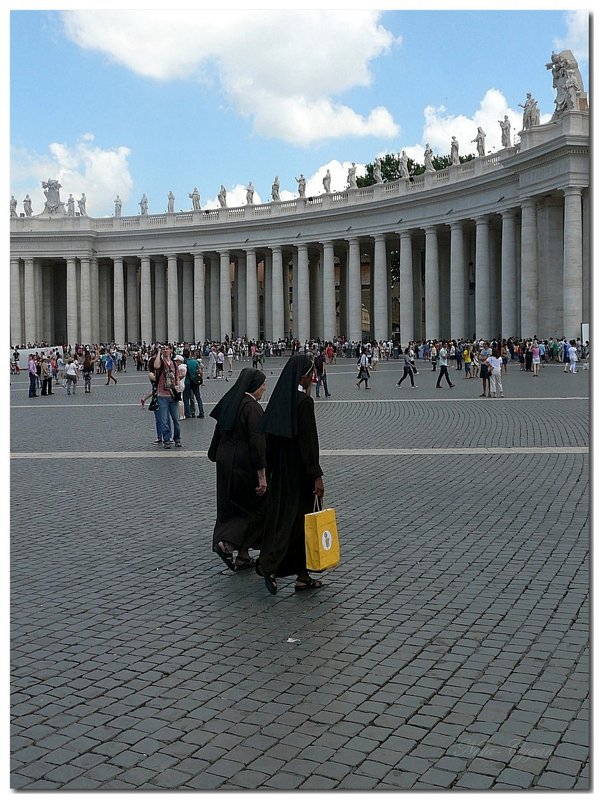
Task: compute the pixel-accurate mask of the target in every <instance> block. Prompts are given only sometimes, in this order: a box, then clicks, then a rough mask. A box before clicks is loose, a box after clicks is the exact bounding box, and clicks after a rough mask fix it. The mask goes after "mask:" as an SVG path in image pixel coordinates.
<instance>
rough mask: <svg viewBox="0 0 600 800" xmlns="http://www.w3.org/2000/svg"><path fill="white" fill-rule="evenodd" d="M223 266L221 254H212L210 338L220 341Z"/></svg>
mask: <svg viewBox="0 0 600 800" xmlns="http://www.w3.org/2000/svg"><path fill="white" fill-rule="evenodd" d="M220 290H221V267H220V260H219V256H217V255H211V256H210V339H211V341H215V342H218V341H219V338H220V336H221V300H220V297H221V295H220Z"/></svg>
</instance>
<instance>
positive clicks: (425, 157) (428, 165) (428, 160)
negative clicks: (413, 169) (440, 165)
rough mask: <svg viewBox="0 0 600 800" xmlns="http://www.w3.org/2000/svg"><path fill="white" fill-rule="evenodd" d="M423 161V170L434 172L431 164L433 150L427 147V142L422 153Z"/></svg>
mask: <svg viewBox="0 0 600 800" xmlns="http://www.w3.org/2000/svg"><path fill="white" fill-rule="evenodd" d="M423 162H424V164H425V172H435V167H434V166H433V150H432V149H431V147H429V142H427V144H426V145H425V152H424V153H423Z"/></svg>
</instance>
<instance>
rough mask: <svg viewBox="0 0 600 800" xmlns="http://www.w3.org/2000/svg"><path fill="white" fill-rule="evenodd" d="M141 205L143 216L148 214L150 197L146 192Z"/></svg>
mask: <svg viewBox="0 0 600 800" xmlns="http://www.w3.org/2000/svg"><path fill="white" fill-rule="evenodd" d="M139 206H140V214H141V215H142V216H143V217H144V216H146V214H147V213H148V198H147V197H146V194H145V193H144V194H143V195H142V199H141V200H140V202H139Z"/></svg>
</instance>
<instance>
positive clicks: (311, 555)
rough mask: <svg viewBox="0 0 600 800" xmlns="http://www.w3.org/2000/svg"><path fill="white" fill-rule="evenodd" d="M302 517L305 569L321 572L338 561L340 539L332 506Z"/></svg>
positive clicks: (316, 503)
mask: <svg viewBox="0 0 600 800" xmlns="http://www.w3.org/2000/svg"><path fill="white" fill-rule="evenodd" d="M315 509H317V510H315V511H314V512H313V513H312V514H306V515H305V517H304V541H305V546H306V569H309V570H312V571H313V572H323V570H326V569H331V568H332V567H335V566H336V565H337V564H339V563H340V540H339V538H338V530H337V521H336V517H335V509H334V508H322V509H321V508H319V503H318V502H317V499H316V498H315Z"/></svg>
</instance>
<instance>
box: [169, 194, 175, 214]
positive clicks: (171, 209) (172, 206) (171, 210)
mask: <svg viewBox="0 0 600 800" xmlns="http://www.w3.org/2000/svg"><path fill="white" fill-rule="evenodd" d="M174 211H175V195H174V194H173V192H169V194H168V195H167V213H168V214H173V213H174Z"/></svg>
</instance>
